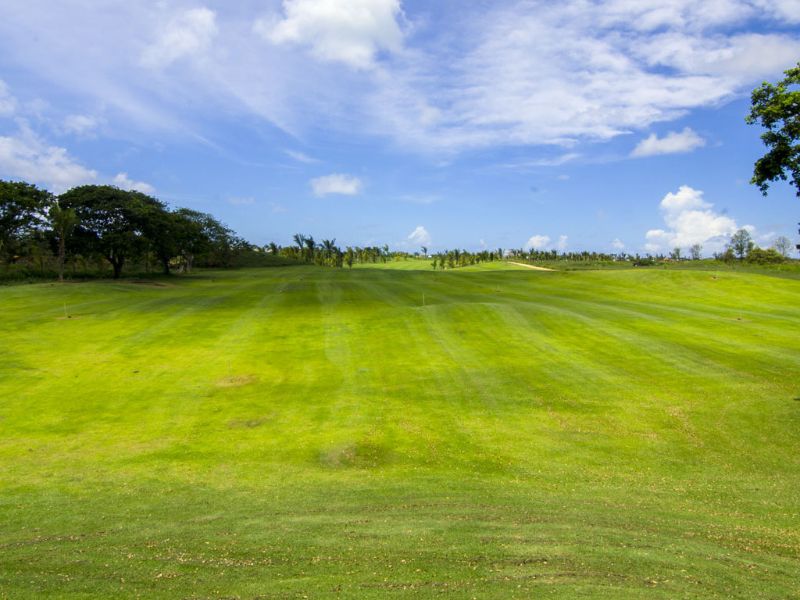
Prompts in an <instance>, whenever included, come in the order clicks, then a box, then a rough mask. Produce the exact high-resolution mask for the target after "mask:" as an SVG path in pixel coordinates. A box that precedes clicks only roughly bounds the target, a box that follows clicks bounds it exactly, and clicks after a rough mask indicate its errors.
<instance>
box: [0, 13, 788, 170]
mask: <svg viewBox="0 0 800 600" xmlns="http://www.w3.org/2000/svg"><path fill="white" fill-rule="evenodd" d="M209 4H210V3H209ZM256 4H257V3H244V4H237V5H236V6H235V7H234V6H233V4H231V3H215V4H213V6H214V7H215V8H217V9H218V11H217V12H216V13H215V12H213V11H211V10H209V8H203V7H198V8H194V9H191V10H186V9H185V6H186V5H185V4H184V3H175V2H160V1H158V2H157V1H151V2H128V3H122V2H108V3H104V5H103V10H102V11H100V10H97V8H96V6H94V5H93V4H92V3H91V2H86V1H83V0H82V1H80V2H69V3H63V2H62V3H58V2H48V1H46V0H28V1H26V2H19V1H14V2H6V3H0V53H1V54H2V55H3V56H4V57H8V61H7V62H9V64H10V65H12V66H13V67H14V68H15V70H19V72H22V73H31V74H35V75H36V78H37V80H41V81H45V82H47V84H48V86H49V89H51V90H53V92H52V94H53V95H54V94H56V93H61V92H63V93H64V94H65V95H66V96H67V97H80V98H83V99H88V100H89V101H92V100H93V101H95V103H96V105H98V106H101V107H102V109H103V111H104V112H103V115H104V116H105V117H106V118H107V119H108V129H109V130H111V129H113V130H114V131H115V135H117V136H119V137H125V136H127V135H135V134H137V133H138V132H136V131H135V129H137V128H140V129H145V130H149V131H152V130H154V129H159V130H161V131H167V132H169V133H172V134H181V135H185V136H187V137H192V138H193V139H198V135H199V134H198V132H197V130H199V129H203V128H204V127H205V126H206V125H207V122H208V121H209V120H212V119H216V118H219V115H226V116H227V117H230V118H232V119H237V118H239V117H242V116H244V117H251V116H255V117H256V118H258V119H262V120H264V121H266V122H269V123H271V124H273V125H275V126H277V127H279V128H281V129H283V130H285V131H287V132H289V133H291V134H292V135H295V136H296V139H308V137H310V136H311V135H312V134H314V133H317V132H320V131H324V132H325V133H326V134H327V133H331V132H334V133H340V134H346V135H348V136H350V137H352V136H365V135H373V136H374V135H377V136H382V137H388V138H390V139H392V140H393V141H395V142H397V143H398V144H399V145H400V146H401V147H403V148H406V149H411V150H413V151H419V152H425V153H429V154H435V155H437V156H436V157H435V158H437V159H440V158H441V157H442V156H444V157H445V158H449V155H450V154H454V153H457V152H459V151H463V150H467V149H470V148H482V147H484V148H485V147H490V148H491V147H498V146H515V145H517V146H520V145H522V146H531V145H543V144H544V145H559V146H563V147H566V148H567V149H568V151H569V152H568V153H567V154H570V153H574V154H577V153H581V154H585V152H584V151H583V148H580V147H578V146H579V145H580V144H582V143H586V142H595V141H598V140H605V139H609V138H612V137H614V136H616V135H620V134H625V133H631V132H639V131H644V130H646V129H647V128H648V127H650V126H651V125H652V124H654V123H662V122H669V121H673V120H675V119H677V118H679V117H682V116H685V115H686V113H687V112H689V111H692V110H693V109H696V108H699V107H709V106H716V105H718V104H720V103H722V102H726V101H728V100H730V99H732V98H736V97H740V95H741V94H742V93H743V92H746V91H747V90H749V89H752V87H753V85H755V84H758V83H759V82H760V81H761V80H762V79H774V78H776V77H778V76H780V73H781V71H782V70H783V69H786V68H789V67H791V66H793V65H794V64H795V62H796V59H797V58H796V57H797V56H800V39H797V36H795V35H793V32H789V31H787V25H791V24H792V23H797V22H800V17H798V12H800V10H799V9H798V8H797V4H798V3H797V1H796V0H714V1H709V2H696V0H672V1H670V2H663V0H636V1H634V0H608V1H605V2H587V1H586V0H564V1H563V2H547V1H545V0H516V1H512V2H472V3H470V2H464V3H458V6H457V7H456V5H455V4H453V3H445V5H446V9H442V10H439V9H437V10H435V11H428V10H426V9H424V8H423V9H421V10H419V12H418V13H415V14H412V15H411V16H410V17H409V19H411V20H410V21H409V22H407V21H406V17H405V15H404V13H403V11H402V6H401V2H400V0H285V1H284V2H283V3H282V5H281V4H280V3H278V2H277V0H272V2H271V4H272V5H273V6H277V7H280V6H282V8H279V9H278V12H275V13H274V14H273V15H272V16H271V17H269V16H267V17H264V18H262V19H260V20H259V21H258V22H257V24H256V25H255V26H254V22H255V21H256V19H257V17H258V16H259V15H260V14H261V13H257V12H255V11H256V10H260V9H256V8H254V6H256ZM445 5H443V6H445ZM411 6H412V5H409V9H408V10H409V11H411V10H412V8H411ZM420 6H422V5H420ZM437 6H438V5H437ZM456 8H457V9H458V11H459V14H458V17H457V18H453V15H452V14H449V13H448V10H447V9H456ZM414 10H416V8H415V9H414ZM45 13H46V18H43V17H42V15H43V14H45ZM416 14H419V15H420V17H419V21H414V20H413V19H414V17H415V16H416ZM426 19H427V21H426ZM151 32H152V33H151ZM418 32H420V33H421V34H419V35H418V34H417V33H418ZM259 38H266V39H267V40H268V41H269V42H270V43H269V44H268V45H265V44H260V43H258V41H259ZM32 39H35V40H36V41H37V43H36V44H31V43H30V40H32ZM53 57H57V60H54V59H53ZM131 57H134V58H133V60H132V59H131ZM137 58H138V60H137ZM319 59H321V60H319ZM178 62H181V64H180V65H178V64H177V63H178ZM342 64H345V65H350V66H353V67H355V68H353V69H346V68H342V67H341V65H342ZM170 65H174V66H176V67H178V66H180V67H182V68H175V69H173V70H171V71H169V76H166V75H165V74H164V73H163V69H165V68H167V67H168V66H170ZM142 66H145V67H150V68H144V69H143V68H140V67H142ZM183 67H191V68H183ZM76 73H77V74H79V75H80V76H76ZM9 77H10V75H9ZM49 94H50V92H48V95H49ZM47 99H48V100H52V96H49V97H48V98H47ZM0 102H2V101H0ZM2 110H5V111H6V113H7V112H8V110H9V108H8V107H6V108H4V109H2ZM209 129H210V128H209ZM131 130H134V131H131ZM565 152H566V151H565ZM543 155H544V156H546V157H547V156H549V155H548V154H545V153H543ZM553 155H554V156H557V155H558V153H557V152H554V153H553ZM534 156H538V154H534ZM563 156H566V155H563ZM295 160H300V161H301V162H302V159H298V158H297V157H295ZM554 160H557V159H549V158H545V159H544V162H548V161H550V162H552V161H554Z"/></svg>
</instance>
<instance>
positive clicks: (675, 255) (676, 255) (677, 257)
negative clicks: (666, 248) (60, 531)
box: [669, 246, 681, 260]
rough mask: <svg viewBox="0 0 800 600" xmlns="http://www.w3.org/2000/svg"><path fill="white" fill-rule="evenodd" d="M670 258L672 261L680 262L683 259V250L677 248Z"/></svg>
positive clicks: (673, 250) (670, 254)
mask: <svg viewBox="0 0 800 600" xmlns="http://www.w3.org/2000/svg"><path fill="white" fill-rule="evenodd" d="M669 257H670V258H671V259H672V260H680V259H681V249H680V248H679V247H677V246H676V247H675V248H673V249H672V252H670V253H669Z"/></svg>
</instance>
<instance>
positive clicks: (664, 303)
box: [0, 262, 800, 600]
mask: <svg viewBox="0 0 800 600" xmlns="http://www.w3.org/2000/svg"><path fill="white" fill-rule="evenodd" d="M390 266H392V265H390ZM400 266H404V267H408V265H400ZM422 267H424V263H422V262H421V268H422ZM423 294H424V297H425V304H424V306H423V302H422V299H423ZM65 306H66V308H65ZM65 312H66V315H67V316H69V317H71V318H65ZM0 315H2V316H0V339H1V340H2V352H3V360H2V362H0V466H1V470H0V598H9V599H15V600H16V599H20V598H41V597H58V598H95V597H96V598H133V597H142V598H303V597H308V598H325V597H337V596H339V597H347V598H387V597H389V598H395V597H396V598H405V597H423V598H424V597H436V596H439V595H442V596H450V597H454V598H504V599H506V598H534V597H540V596H541V597H555V598H584V597H585V598H589V597H605V598H614V599H618V598H641V597H647V598H670V599H673V598H747V599H752V598H798V597H800V452H799V450H800V401H798V400H799V399H800V398H799V397H800V281H797V280H792V279H785V278H783V279H782V278H776V277H768V276H764V275H757V274H750V273H727V272H726V273H717V274H716V275H715V274H713V273H710V272H705V271H669V270H667V271H665V270H652V271H648V270H636V269H634V270H620V271H611V270H609V271H585V272H554V273H543V272H536V271H531V270H526V269H514V268H510V267H507V266H505V265H491V266H485V267H484V266H481V267H474V268H468V269H463V270H456V271H452V272H444V273H439V272H437V273H434V272H432V271H430V270H429V269H428V270H424V271H423V270H419V271H415V270H411V269H402V268H398V269H391V268H383V269H354V270H353V271H347V270H334V269H321V268H314V267H288V268H283V267H282V268H272V269H253V270H242V271H236V272H225V273H223V272H214V273H205V274H202V275H197V276H193V277H187V278H174V279H170V280H158V281H156V282H150V283H147V282H144V283H141V282H140V283H134V282H130V281H129V282H119V283H115V282H94V283H78V284H64V285H55V284H42V285H28V286H13V287H4V288H0Z"/></svg>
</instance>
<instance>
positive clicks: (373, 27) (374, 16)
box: [254, 0, 403, 69]
mask: <svg viewBox="0 0 800 600" xmlns="http://www.w3.org/2000/svg"><path fill="white" fill-rule="evenodd" d="M283 12H284V15H285V16H284V17H283V18H275V17H271V18H264V19H259V20H258V21H256V24H255V27H254V29H255V31H256V33H258V34H259V35H261V36H262V37H263V38H264V39H266V40H268V41H270V42H272V43H273V44H300V45H303V46H308V47H310V49H311V52H312V54H313V55H314V56H315V57H316V58H319V59H322V60H326V61H336V62H342V63H346V64H348V65H350V66H352V67H355V68H359V69H366V68H370V67H372V66H373V64H374V62H375V56H376V54H377V53H378V52H380V51H382V50H386V51H390V52H397V51H399V50H400V49H401V47H402V44H403V32H402V30H401V28H400V25H399V24H398V18H400V17H401V16H402V13H401V9H400V0H284V2H283Z"/></svg>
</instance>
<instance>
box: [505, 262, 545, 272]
mask: <svg viewBox="0 0 800 600" xmlns="http://www.w3.org/2000/svg"><path fill="white" fill-rule="evenodd" d="M509 262H510V261H509ZM510 264H512V265H517V266H518V267H525V268H526V269H533V270H534V271H553V270H554V269H548V268H547V267H537V266H536V265H526V264H525V263H518V262H510Z"/></svg>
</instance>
